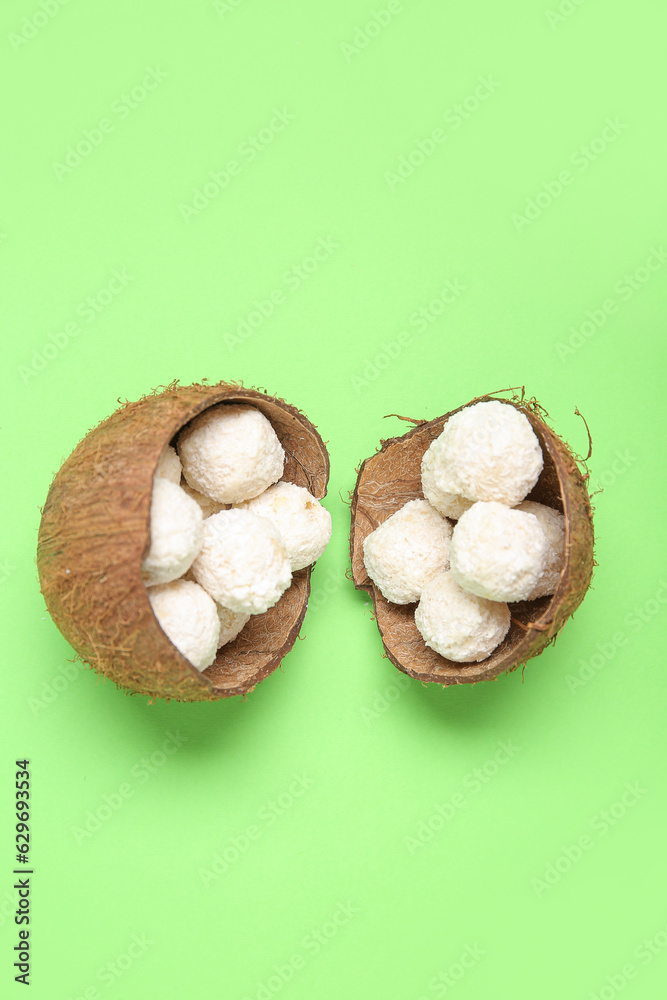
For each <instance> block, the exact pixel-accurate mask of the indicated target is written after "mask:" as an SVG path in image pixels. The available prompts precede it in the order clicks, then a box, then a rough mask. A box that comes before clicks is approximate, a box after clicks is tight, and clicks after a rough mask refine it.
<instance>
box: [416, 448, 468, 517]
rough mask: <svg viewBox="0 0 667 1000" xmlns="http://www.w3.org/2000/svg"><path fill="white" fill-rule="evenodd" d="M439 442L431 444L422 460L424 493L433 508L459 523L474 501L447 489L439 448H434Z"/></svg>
mask: <svg viewBox="0 0 667 1000" xmlns="http://www.w3.org/2000/svg"><path fill="white" fill-rule="evenodd" d="M438 440H439V438H436V439H435V441H432V442H431V444H430V446H429V447H428V448H427V449H426V451H425V452H424V457H423V458H422V466H421V471H422V492H423V494H424V496H425V497H426V499H427V500H428V502H429V503H430V505H431V507H435V509H436V510H437V511H438V512H439V513H440V514H442V515H443V517H451V519H452V520H453V521H458V519H459V518H460V516H461V514H463V512H464V511H466V510H468V509H469V508H470V507H472V505H473V503H474V501H473V500H466V498H465V497H461V496H458V494H456V493H451V492H450V491H449V490H448V489H447V482H446V480H445V475H444V470H443V469H442V468H441V467H440V464H439V462H438V453H439V452H438V448H434V445H437V443H438Z"/></svg>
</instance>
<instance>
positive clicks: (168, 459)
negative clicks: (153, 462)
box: [155, 444, 181, 486]
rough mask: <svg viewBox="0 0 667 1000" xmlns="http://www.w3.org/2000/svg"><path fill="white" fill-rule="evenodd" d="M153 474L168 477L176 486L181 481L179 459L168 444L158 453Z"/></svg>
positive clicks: (163, 477)
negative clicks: (158, 457) (158, 456)
mask: <svg viewBox="0 0 667 1000" xmlns="http://www.w3.org/2000/svg"><path fill="white" fill-rule="evenodd" d="M155 475H156V476H160V477H161V478H162V479H169V480H170V481H171V482H172V483H176V485H177V486H178V484H179V483H180V481H181V460H180V458H179V457H178V455H177V454H176V449H175V448H172V446H171V445H170V444H168V445H165V447H164V449H163V451H162V454H161V455H160V460H159V462H158V463H157V469H156V470H155Z"/></svg>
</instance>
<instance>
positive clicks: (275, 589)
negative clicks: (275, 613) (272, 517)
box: [192, 509, 292, 615]
mask: <svg viewBox="0 0 667 1000" xmlns="http://www.w3.org/2000/svg"><path fill="white" fill-rule="evenodd" d="M192 573H193V576H194V577H195V579H196V580H197V582H198V583H200V584H201V586H202V587H203V588H204V590H206V591H207V592H208V593H209V594H210V595H211V597H213V598H214V599H215V600H216V601H217V602H218V604H222V605H223V606H224V607H225V608H229V609H230V610H231V611H239V612H243V613H245V614H248V615H259V614H262V613H263V612H264V611H268V609H269V608H271V607H273V605H274V604H275V603H276V601H277V600H278V598H279V597H280V595H281V594H282V593H283V592H284V591H285V590H287V588H288V587H289V585H290V582H291V579H292V571H291V569H290V564H289V559H288V558H287V553H286V552H285V547H284V545H283V543H282V539H281V537H280V534H279V533H278V529H277V528H276V527H275V525H274V524H272V523H271V521H268V520H267V519H266V518H265V517H259V516H258V515H257V514H253V513H251V511H249V510H238V509H232V510H221V511H220V513H218V514H211V516H210V517H207V518H206V520H205V521H204V531H203V539H202V545H201V549H200V550H199V555H198V556H197V558H196V559H195V561H194V562H193V564H192Z"/></svg>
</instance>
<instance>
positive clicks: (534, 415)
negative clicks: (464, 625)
mask: <svg viewBox="0 0 667 1000" xmlns="http://www.w3.org/2000/svg"><path fill="white" fill-rule="evenodd" d="M492 398H494V399H495V398H496V397H495V396H494V397H491V396H481V397H479V398H478V399H473V400H471V401H470V403H466V404H465V405H466V406H471V405H472V404H473V403H477V402H482V401H486V400H489V399H492ZM501 402H503V403H506V404H507V405H508V406H514V407H516V409H518V410H520V411H521V412H522V413H524V414H525V415H526V417H527V418H528V419H529V420H530V422H531V424H532V426H533V429H534V431H535V434H536V435H537V437H538V439H539V442H540V445H541V446H542V452H543V454H544V468H543V470H542V473H541V475H540V478H539V480H538V481H537V483H536V485H535V487H534V489H533V490H532V492H531V493H530V494H529V495H528V497H527V498H526V499H528V500H535V501H537V502H538V503H543V504H545V505H546V506H548V507H553V508H555V509H556V510H559V511H560V512H561V513H562V514H564V515H565V564H564V567H563V571H562V574H561V578H560V582H559V584H558V588H557V590H556V592H555V593H554V594H553V596H551V597H541V598H538V599H537V600H534V601H520V602H516V603H512V604H510V605H509V608H510V611H511V616H512V620H511V625H510V629H509V632H508V633H507V635H506V637H505V639H504V640H503V642H502V643H501V644H500V645H499V646H498V647H497V648H496V649H495V650H494V651H493V653H491V655H490V656H488V657H486V659H484V660H481V661H480V662H479V663H455V662H454V661H453V660H448V659H446V658H445V657H443V656H440V654H439V653H436V652H435V651H434V650H432V649H430V648H429V647H428V646H427V645H426V643H425V642H424V640H423V639H422V637H421V635H420V633H419V631H418V629H417V626H416V625H415V622H414V611H415V607H416V604H405V605H398V604H392V603H390V602H389V601H387V600H386V598H384V597H383V596H382V594H381V593H380V591H379V590H378V589H377V588H376V587H375V585H374V584H373V582H372V580H371V579H370V578H369V576H368V574H367V572H366V567H365V566H364V559H363V542H364V539H365V538H366V536H367V535H368V534H370V532H371V531H374V530H375V528H377V527H378V526H379V525H380V524H382V522H383V521H385V520H386V519H387V518H388V517H389V516H390V515H391V514H393V513H395V512H396V511H397V510H398V509H399V508H400V507H402V506H403V504H405V503H407V502H408V501H409V500H416V499H420V498H423V496H424V494H423V492H422V488H421V460H422V456H423V454H424V452H425V451H426V449H427V448H428V447H429V445H430V444H431V442H432V441H433V440H434V439H435V438H436V437H438V436H439V435H440V434H441V433H442V429H443V427H444V425H445V422H446V421H447V419H448V418H449V417H450V416H451V415H452V414H453V413H456V412H458V410H452V411H451V412H450V413H447V414H445V415H444V416H442V417H438V418H436V419H435V420H430V421H428V422H423V423H420V424H418V425H417V426H416V427H414V428H413V429H412V430H411V431H409V432H408V433H407V434H405V435H403V436H402V437H396V438H391V439H390V440H388V441H383V442H382V447H381V449H380V450H379V451H378V452H376V454H375V455H372V456H371V457H370V458H367V459H366V461H365V462H363V464H362V465H361V467H360V469H359V475H358V479H357V485H356V488H355V491H354V494H353V496H352V507H351V515H352V531H351V535H350V557H351V561H352V576H353V580H354V584H355V586H356V587H357V588H359V589H361V590H365V591H367V592H368V593H369V594H370V595H371V597H372V599H373V606H374V609H375V617H376V621H377V625H378V628H379V630H380V635H381V637H382V642H383V645H384V648H385V650H386V652H387V655H388V657H389V659H390V660H391V661H392V663H394V665H395V666H396V667H398V669H399V670H402V671H403V672H404V673H406V674H409V675H410V676H412V677H416V678H418V679H419V680H421V681H427V682H428V681H433V682H436V683H438V684H443V685H448V684H472V683H475V682H476V681H481V680H490V679H492V678H494V677H497V676H498V674H501V673H504V672H505V671H508V670H515V669H516V668H517V667H518V666H520V665H521V664H523V663H525V662H526V661H527V660H529V659H530V658H531V657H533V656H537V654H538V653H540V652H542V650H543V649H544V647H545V646H546V645H547V644H548V643H550V642H551V641H553V639H554V638H555V636H556V635H557V633H558V631H559V630H560V629H561V628H562V626H563V625H564V624H565V621H566V620H567V618H569V616H570V615H571V614H572V613H573V612H574V610H575V609H576V608H577V607H578V605H579V604H580V602H581V601H582V599H583V597H584V594H585V593H586V590H587V589H588V586H589V584H590V581H591V576H592V572H593V521H592V516H591V506H590V499H589V496H588V491H587V488H586V481H585V479H584V477H583V476H582V474H581V472H580V470H579V466H578V465H577V461H576V459H575V457H574V455H573V454H572V452H571V451H570V449H569V447H568V446H567V444H565V442H564V441H562V440H561V439H560V438H559V437H558V436H557V435H556V434H555V433H554V432H553V431H552V430H551V428H550V427H549V426H548V425H547V423H546V422H545V420H544V419H543V417H542V415H541V413H542V412H543V411H542V410H541V407H539V405H538V404H536V403H535V402H531V403H528V402H520V401H517V400H504V399H503V400H501ZM463 408H464V407H458V409H459V410H460V409H463Z"/></svg>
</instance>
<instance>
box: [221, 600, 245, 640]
mask: <svg viewBox="0 0 667 1000" xmlns="http://www.w3.org/2000/svg"><path fill="white" fill-rule="evenodd" d="M215 608H216V611H217V612H218V619H219V621H220V635H219V636H218V649H220V647H221V646H226V645H227V643H228V642H231V641H232V639H235V638H236V636H237V635H238V634H239V632H240V631H241V629H242V628H243V626H244V625H245V624H246V622H247V621H248V619H249V618H250V615H247V614H245V613H244V612H239V611H230V609H229V608H223V606H222V604H218V603H217V602H216V604H215Z"/></svg>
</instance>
